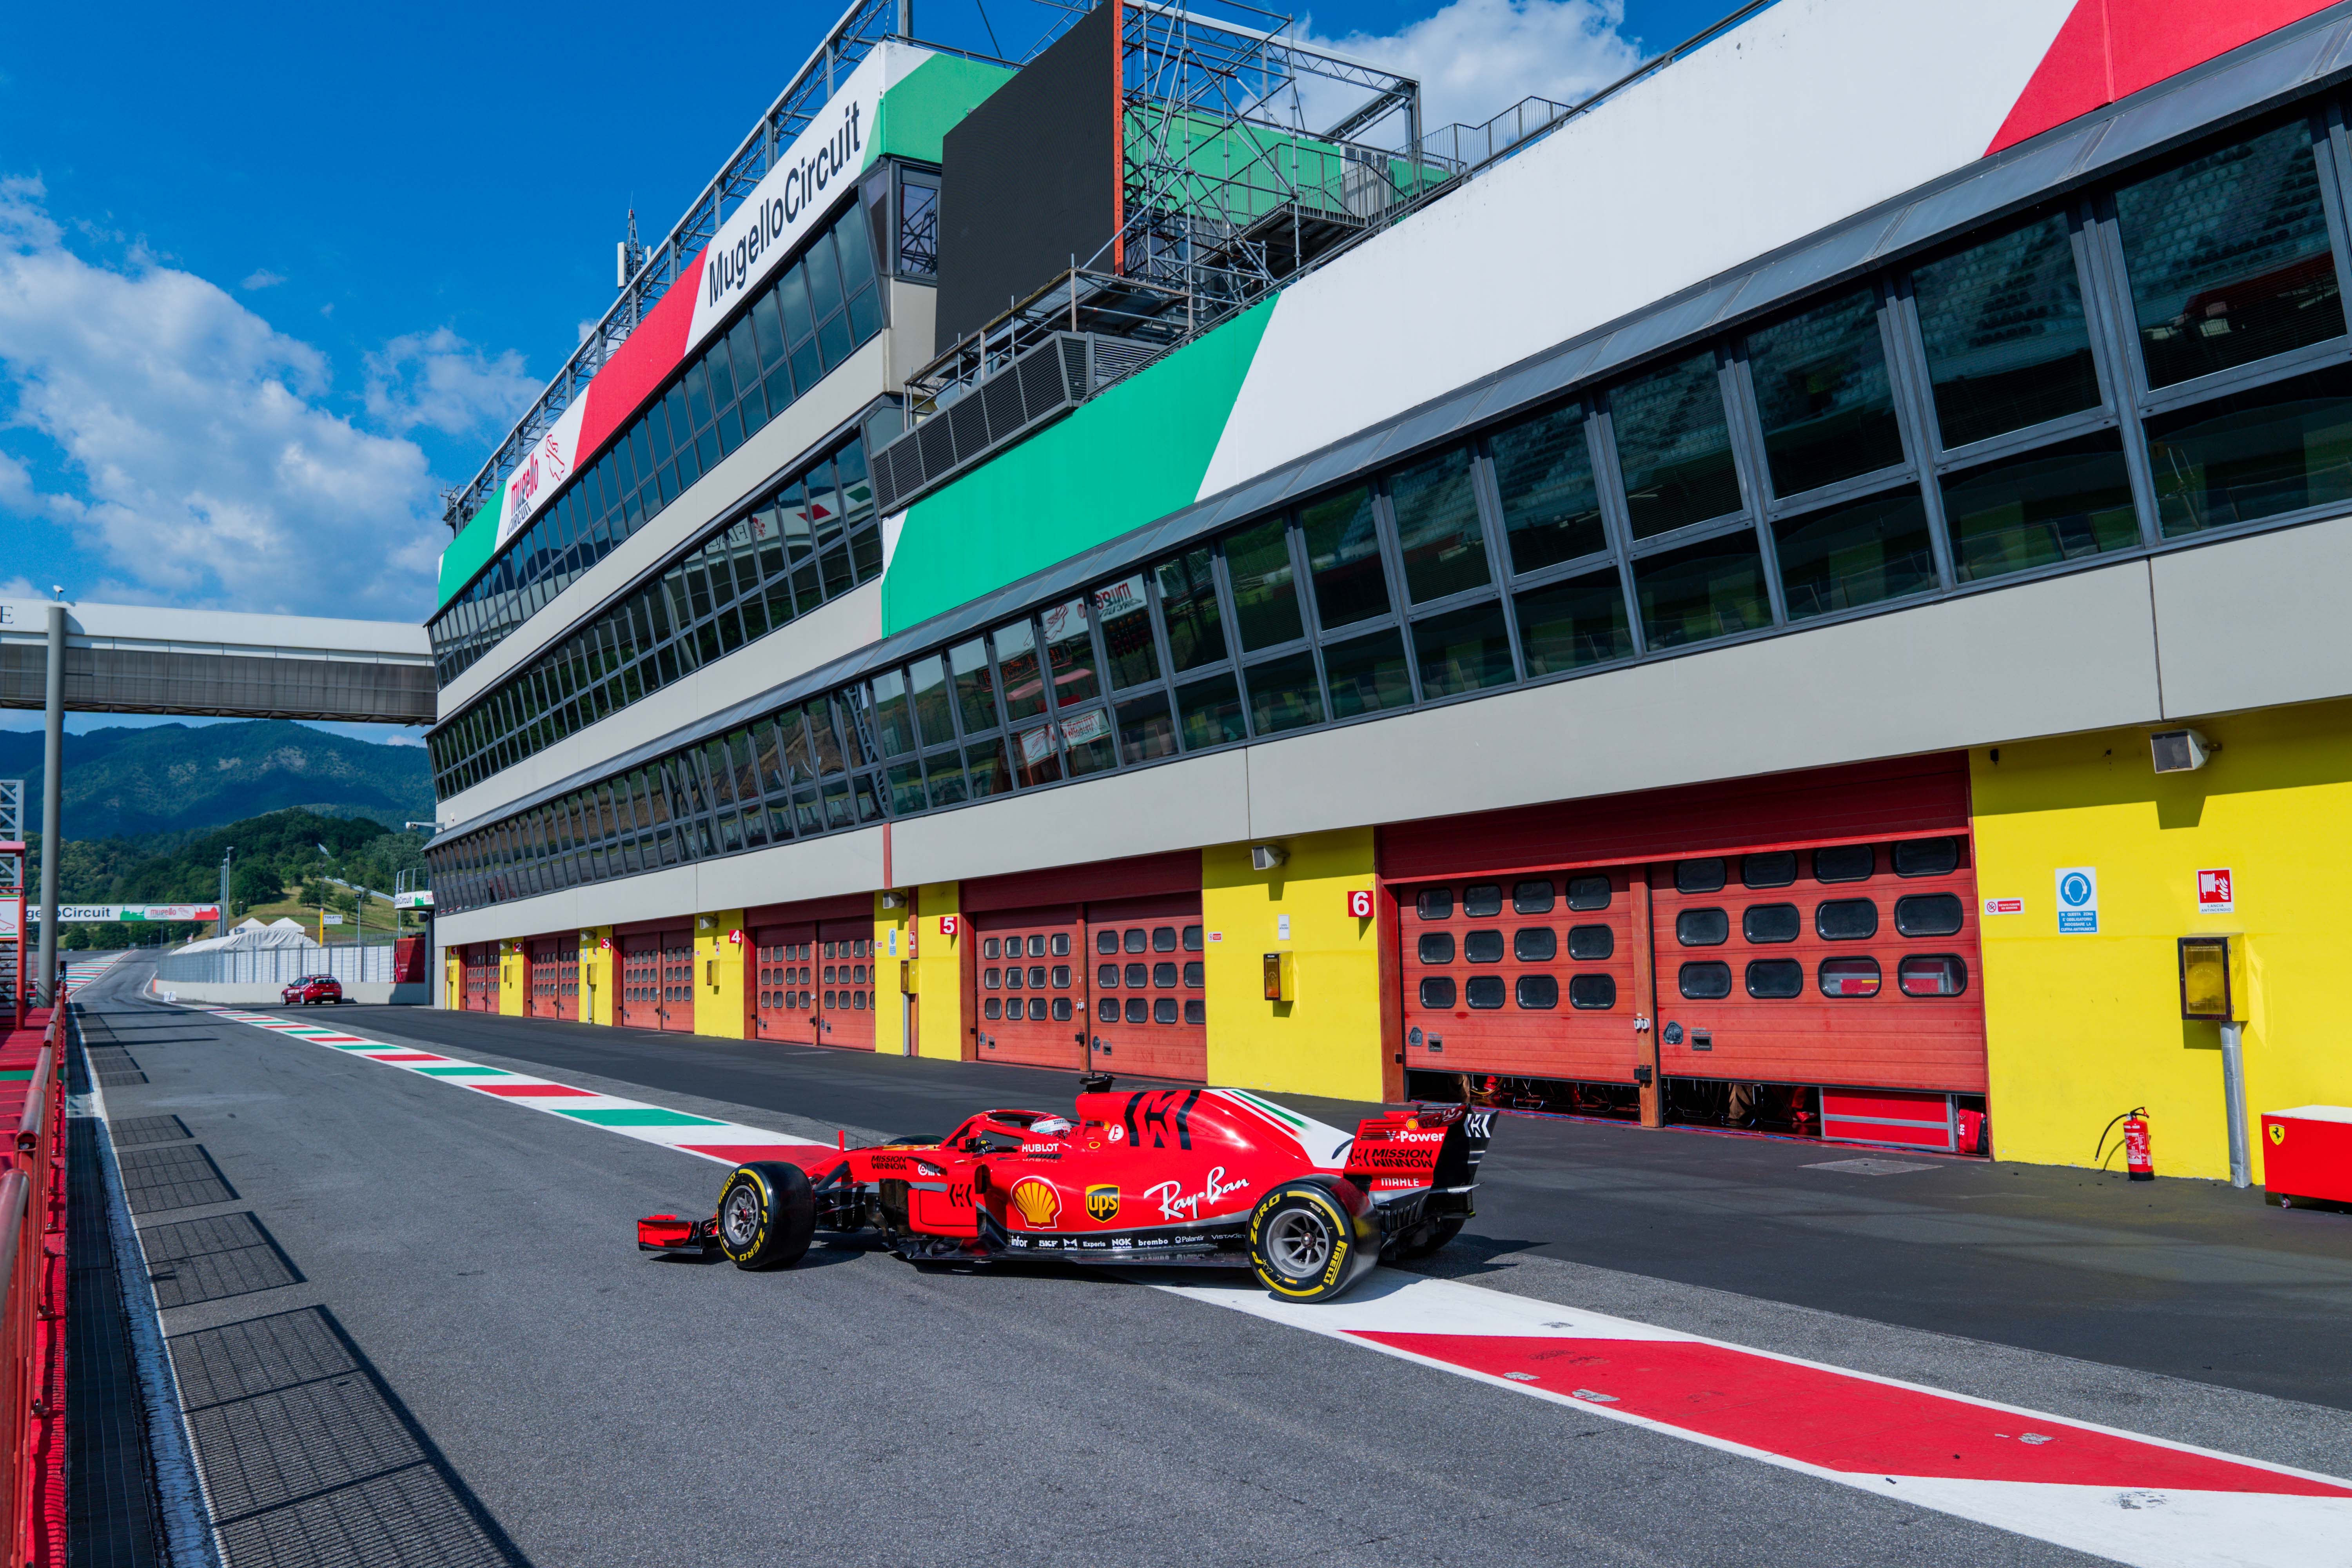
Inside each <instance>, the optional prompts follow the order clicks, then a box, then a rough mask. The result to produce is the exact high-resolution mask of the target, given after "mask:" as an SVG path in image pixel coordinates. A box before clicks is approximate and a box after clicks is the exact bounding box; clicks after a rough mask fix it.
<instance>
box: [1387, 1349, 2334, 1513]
mask: <svg viewBox="0 0 2352 1568" xmlns="http://www.w3.org/2000/svg"><path fill="white" fill-rule="evenodd" d="M1350 1333H1351V1334H1352V1335H1353V1337H1355V1338H1359V1339H1364V1340H1370V1341H1371V1342H1375V1343H1377V1344H1381V1345H1386V1346H1389V1347H1391V1349H1395V1350H1401V1351H1405V1352H1410V1353H1412V1354H1414V1355H1419V1356H1426V1357H1428V1358H1429V1359H1430V1360H1432V1361H1437V1362H1443V1363H1446V1364H1447V1365H1450V1366H1458V1367H1461V1368H1464V1369H1465V1370H1467V1371H1471V1372H1477V1373H1486V1375H1488V1376H1490V1377H1506V1378H1511V1380H1512V1381H1514V1382H1526V1383H1528V1385H1529V1386H1530V1387H1535V1388H1541V1389H1543V1390H1545V1391H1547V1392H1549V1393H1552V1394H1568V1395H1570V1396H1571V1397H1577V1398H1582V1397H1586V1396H1588V1395H1590V1394H1606V1395H1608V1396H1609V1398H1608V1400H1607V1401H1606V1403H1607V1404H1608V1405H1609V1406H1610V1408H1611V1409H1612V1412H1622V1413H1623V1414H1626V1415H1638V1416H1641V1417H1643V1419H1645V1420H1651V1421H1656V1422H1659V1423H1661V1424H1663V1425H1664V1426H1673V1427H1676V1428H1679V1429H1681V1430H1684V1431H1688V1432H1694V1433H1697V1434H1700V1435H1702V1436H1709V1437H1714V1438H1717V1439H1719V1440H1721V1441H1724V1442H1727V1443H1737V1444H1739V1445H1741V1446H1742V1447H1749V1448H1755V1449H1759V1450H1761V1451H1763V1452H1765V1453H1768V1454H1776V1455H1779V1456H1780V1457H1782V1458H1790V1459H1794V1460H1797V1461H1799V1462H1800V1463H1802V1464H1808V1465H1818V1466H1820V1467H1821V1468H1823V1469H1829V1470H1839V1471H1843V1472H1845V1473H1848V1474H1853V1475H1885V1476H1937V1477H1944V1478H1948V1479H1959V1480H1986V1481H2038V1482H2054V1483H2058V1484H2061V1485H2069V1486H2090V1487H2129V1488H2148V1487H2153V1488H2168V1489H2180V1490H2198V1491H2218V1492H2263V1493H2269V1494H2273V1495H2278V1496H2285V1497H2325V1498H2352V1488H2346V1487H2341V1486H2334V1485H2330V1484H2328V1483H2327V1482H2325V1481H2319V1480H2313V1479H2307V1478H2305V1477H2302V1476H2294V1475H2282V1474H2280V1473H2279V1472H2277V1471H2275V1470H2267V1469H2263V1468H2258V1467H2256V1466H2252V1465H2242V1464H2235V1463H2232V1462H2231V1461H2229V1460H2227V1459H2218V1458H2209V1457H2207V1456H2205V1455H2202V1454H2192V1453H2184V1452H2182V1451H2181V1450H2179V1449H2178V1448H2170V1447H2164V1446H2162V1445H2160V1444H2156V1443H2143V1442H2137V1441H2135V1440H2134V1439H2132V1438H2129V1437H2124V1436H2116V1435H2115V1434H2113V1433H2107V1432H2099V1431H2094V1430H2090V1429H2086V1428H2084V1427H2081V1426H2072V1425H2069V1424H2066V1423H2063V1422H2060V1421H2056V1420H2053V1418H2051V1417H2049V1416H2046V1415H2017V1414H2014V1413H2012V1412H2009V1411H2003V1410H1995V1409H1988V1408H1987V1407H1985V1406H1983V1405H1976V1404H1973V1403H1971V1402H1969V1401H1968V1400H1964V1399H1951V1398H1946V1397H1942V1396H1939V1395H1937V1394H1928V1393H1925V1392H1922V1391H1920V1390H1917V1389H1910V1388H1903V1387H1897V1386H1894V1385H1890V1384H1884V1383H1878V1382H1875V1381H1874V1380H1872V1379H1869V1378H1864V1377H1854V1376H1850V1375H1847V1374H1845V1373H1836V1372H1831V1371H1827V1370H1824V1369H1822V1368H1819V1367H1811V1366H1805V1365H1802V1364H1800V1363H1790V1362H1785V1361H1781V1360H1779V1359H1778V1358H1776V1357H1772V1356H1766V1355H1759V1354H1755V1353H1753V1352H1746V1351H1740V1350H1736V1349H1734V1348H1732V1347H1730V1346H1727V1345H1714V1344H1706V1343H1702V1342H1693V1341H1687V1340H1606V1339H1538V1338H1520V1337H1516V1336H1489V1335H1475V1334H1423V1333H1393V1332H1382V1331H1370V1330H1353V1331H1350ZM1514 1373H1524V1374H1528V1375H1527V1376H1525V1377H1515V1376H1513V1374H1514ZM1530 1380H1532V1381H1530ZM2028 1436H2034V1437H2041V1438H2045V1439H2047V1440H2046V1441H2043V1442H2038V1443H2035V1442H2028V1441H2026V1440H2025V1439H2026V1438H2027V1437H2028Z"/></svg>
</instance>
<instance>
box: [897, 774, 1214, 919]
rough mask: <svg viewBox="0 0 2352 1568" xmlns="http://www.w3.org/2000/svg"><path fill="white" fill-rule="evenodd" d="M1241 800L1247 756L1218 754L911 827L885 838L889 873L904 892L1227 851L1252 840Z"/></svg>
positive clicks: (920, 820) (920, 819)
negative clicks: (1210, 849) (1176, 852)
mask: <svg viewBox="0 0 2352 1568" xmlns="http://www.w3.org/2000/svg"><path fill="white" fill-rule="evenodd" d="M1247 800H1248V789H1247V768H1246V765H1245V757H1244V753H1243V752H1218V753H1216V754H1214V755H1212V756H1206V757H1202V758H1200V759H1198V760H1196V761H1192V762H1185V763H1176V764H1174V765H1173V766H1170V767H1160V768H1147V769H1145V770H1143V771H1141V772H1139V773H1114V774H1112V775H1111V776H1110V777H1108V778H1104V779H1096V780H1093V781H1090V782H1088V783H1085V784H1074V785H1070V786H1068V787H1066V788H1062V789H1055V790H1046V791H1044V792H1042V793H1040V794H1037V795H1012V796H1009V797H1007V798H1005V799H1003V800H999V801H993V802H991V803H990V804H989V805H982V806H975V807H972V808H971V809H968V810H963V811H950V812H944V813H941V814H940V815H939V816H916V817H909V818H908V819H907V820H906V821H904V822H901V823H898V824H896V825H894V826H893V827H892V828H891V833H892V836H893V838H892V848H893V851H894V853H893V855H892V861H893V866H892V869H893V871H894V873H895V874H896V875H897V877H898V882H899V884H900V885H901V886H908V885H911V884H913V883H916V882H945V881H960V880H961V879H964V878H966V877H992V876H998V875H1002V874H1003V873H1004V872H1007V871H1033V870H1037V869H1040V868H1045V867H1048V866H1083V865H1085V864H1087V862H1089V861H1094V860H1117V859H1120V858H1125V857H1127V856H1129V855H1156V854H1159V853H1160V852H1161V851H1163V850H1169V849H1189V848H1192V847H1196V846H1199V845H1202V844H1230V843H1232V842H1233V841H1234V839H1237V838H1241V837H1245V836H1246V835H1247V834H1248V832H1249V818H1248V815H1247V811H1246V805H1247ZM878 885H879V884H877V886H878Z"/></svg>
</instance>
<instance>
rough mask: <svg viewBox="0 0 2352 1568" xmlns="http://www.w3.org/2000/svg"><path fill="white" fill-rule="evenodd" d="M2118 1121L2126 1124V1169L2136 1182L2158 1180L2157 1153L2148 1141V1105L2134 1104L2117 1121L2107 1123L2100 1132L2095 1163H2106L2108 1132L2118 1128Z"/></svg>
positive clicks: (2094, 1155)
mask: <svg viewBox="0 0 2352 1568" xmlns="http://www.w3.org/2000/svg"><path fill="white" fill-rule="evenodd" d="M2116 1121H2120V1122H2122V1123H2123V1126H2124V1142H2123V1149H2124V1169H2125V1170H2126V1172H2127V1173H2129V1174H2130V1176H2131V1179H2132V1180H2133V1181H2135V1182H2152V1181H2154V1180H2156V1155H2155V1154H2154V1153H2153V1152H2151V1151H2150V1149H2149V1147H2148V1142H2147V1106H2145V1105H2137V1106H2134V1107H2133V1108H2132V1109H2131V1110H2126V1112H2124V1113H2123V1114H2122V1115H2121V1116H2118V1117H2116ZM2116 1121H2110V1122H2108V1123H2107V1127H2106V1131H2105V1132H2102V1133H2100V1134H2099V1146H2098V1148H2097V1149H2096V1150H2095V1151H2094V1152H2093V1154H2092V1160H2093V1163H2096V1164H2101V1165H2104V1164H2105V1159H2106V1152H2107V1133H2108V1132H2113V1131H2115V1130H2116Z"/></svg>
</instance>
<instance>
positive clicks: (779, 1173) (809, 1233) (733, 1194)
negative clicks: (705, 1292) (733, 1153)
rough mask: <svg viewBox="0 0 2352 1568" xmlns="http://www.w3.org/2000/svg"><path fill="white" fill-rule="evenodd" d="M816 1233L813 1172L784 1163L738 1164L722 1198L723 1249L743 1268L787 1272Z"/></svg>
mask: <svg viewBox="0 0 2352 1568" xmlns="http://www.w3.org/2000/svg"><path fill="white" fill-rule="evenodd" d="M815 1234H816V1194H815V1192H814V1190H812V1189H811V1188H810V1186H809V1179H808V1173H807V1172H805V1171H803V1170H802V1169H801V1168H800V1167H799V1166H798V1165H794V1164H790V1163H785V1162H784V1161H781V1160H762V1161H760V1162H757V1163H753V1164H749V1165H738V1166H736V1167H735V1172H734V1174H732V1175H730V1176H729V1177H728V1178H727V1185H726V1186H725V1187H724V1188H722V1189H720V1191H719V1250H720V1251H721V1252H724V1253H725V1254H727V1257H728V1259H729V1260H730V1262H732V1263H733V1264H734V1265H735V1267H736V1268H790V1267H791V1266H792V1265H793V1264H795V1263H798V1262H799V1261H800V1260H801V1258H802V1257H803V1255H804V1254H806V1253H807V1251H808V1249H809V1238H810V1237H813V1236H814V1235H815Z"/></svg>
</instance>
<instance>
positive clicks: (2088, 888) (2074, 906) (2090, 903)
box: [2058, 866, 2099, 936]
mask: <svg viewBox="0 0 2352 1568" xmlns="http://www.w3.org/2000/svg"><path fill="white" fill-rule="evenodd" d="M2058 931H2059V934H2061V935H2063V936H2096V935H2097V934H2098V933H2099V869H2098V868H2097V867H2095V866H2061V867H2060V868H2058Z"/></svg>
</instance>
